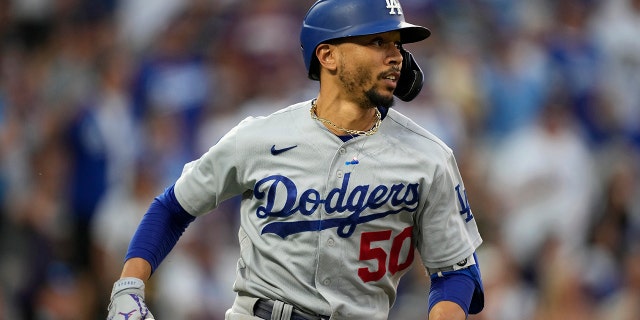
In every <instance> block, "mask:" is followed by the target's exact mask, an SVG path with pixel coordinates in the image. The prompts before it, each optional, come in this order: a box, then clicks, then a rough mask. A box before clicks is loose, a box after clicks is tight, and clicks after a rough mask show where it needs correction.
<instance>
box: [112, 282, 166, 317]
mask: <svg viewBox="0 0 640 320" xmlns="http://www.w3.org/2000/svg"><path fill="white" fill-rule="evenodd" d="M108 310H109V315H108V316H107V320H148V319H152V320H154V319H155V318H154V317H153V315H152V314H151V311H149V309H147V305H146V304H145V303H144V282H143V281H142V280H140V279H138V278H122V279H120V280H118V281H116V283H114V284H113V290H111V302H109V308H108Z"/></svg>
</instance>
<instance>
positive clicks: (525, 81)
mask: <svg viewBox="0 0 640 320" xmlns="http://www.w3.org/2000/svg"><path fill="white" fill-rule="evenodd" d="M372 1H373V0H372ZM401 2H402V5H403V8H404V14H405V16H406V19H407V20H408V21H410V22H413V23H416V24H421V25H424V26H427V27H428V28H430V29H431V31H432V34H433V35H432V36H431V37H430V38H429V39H427V40H426V41H425V42H421V43H418V44H409V45H406V46H405V47H406V48H407V49H408V50H410V51H411V52H412V53H413V55H414V56H415V57H416V59H417V60H418V62H419V63H420V65H421V67H422V69H423V71H424V72H425V75H426V81H425V87H424V89H423V91H422V92H421V94H420V96H419V97H418V98H417V99H416V100H414V101H412V102H410V103H397V105H396V108H397V109H398V110H399V111H400V112H403V113H405V114H407V115H409V116H411V117H413V118H414V120H415V121H416V122H418V123H419V124H421V125H423V126H424V127H425V128H427V129H428V130H430V131H432V132H433V133H435V134H436V135H438V136H439V137H441V138H442V139H443V140H444V141H445V142H446V143H447V144H449V145H450V146H451V147H452V149H453V150H454V152H455V154H456V157H457V160H458V163H459V165H460V168H461V171H462V175H463V178H464V180H465V185H466V188H467V191H468V196H469V200H470V204H471V207H472V209H473V211H474V216H475V217H476V219H477V222H478V225H479V228H480V231H481V234H482V235H483V238H484V244H483V245H482V246H481V247H480V249H479V251H478V254H479V257H480V267H481V270H482V272H483V277H484V285H485V292H486V306H485V311H484V312H483V313H481V314H480V315H476V316H471V317H470V319H475V320H542V319H544V320H555V319H563V320H567V319H569V320H572V319H580V320H591V319H593V320H604V319H607V320H634V319H638V317H640V186H639V182H640V180H639V174H640V172H639V170H640V161H639V160H640V158H639V154H640V153H639V151H640V0H562V1H553V0H539V1H526V0H473V1H459V0H403V1H401ZM312 3H313V1H312V0H305V1H300V0H259V1H255V0H127V1H118V0H30V1H21V0H13V1H11V0H6V1H0V319H1V320H4V319H7V320H14V319H46V320H76V319H78V320H84V319H105V317H106V307H107V304H108V300H109V293H110V291H111V286H112V284H113V282H114V281H115V280H116V279H117V278H118V277H119V273H120V268H121V267H122V263H123V257H124V254H125V252H126V249H127V246H128V242H129V239H130V237H131V235H132V233H133V232H134V230H135V227H136V225H137V223H138V222H139V220H140V218H141V217H142V215H143V214H144V213H145V211H146V208H147V206H148V204H149V203H150V202H151V200H152V199H153V197H154V196H156V195H157V194H159V193H160V192H162V191H163V190H164V188H166V187H168V186H169V185H170V184H171V183H173V182H174V181H175V179H176V178H177V177H178V176H179V174H180V172H181V170H182V166H183V165H184V164H185V163H186V162H188V161H190V160H193V159H195V158H197V157H198V156H199V155H200V154H202V153H203V152H204V151H205V150H207V149H208V148H209V147H210V146H211V145H212V144H214V143H215V142H216V141H217V140H218V139H219V138H220V137H221V136H222V135H223V134H224V133H225V132H226V131H227V130H229V129H230V128H232V127H233V126H234V125H235V124H236V123H237V122H239V121H240V120H241V119H243V118H244V117H246V116H249V115H266V114H269V113H271V112H273V111H275V110H277V109H279V108H281V107H284V106H287V105H289V104H291V103H294V102H298V101H302V100H306V99H311V98H313V97H314V95H315V94H316V92H317V89H318V87H317V86H318V84H317V82H315V81H311V80H308V79H307V78H306V72H305V70H304V64H303V62H302V57H301V54H300V47H299V45H300V44H299V39H298V35H299V29H300V24H301V21H302V18H303V16H304V13H305V12H306V10H307V9H308V7H309V6H310V5H311V4H312ZM237 207H238V200H237V199H231V200H228V201H227V202H225V203H224V204H223V205H222V206H221V207H219V208H217V209H216V210H215V212H213V213H212V214H209V215H206V216H203V217H200V218H198V219H197V220H196V222H195V223H193V224H192V225H191V226H190V228H189V229H188V230H187V232H186V233H185V235H184V236H183V237H182V238H181V240H180V242H179V243H178V245H177V246H176V248H175V249H174V251H172V253H171V254H170V255H169V256H168V257H167V259H166V260H165V261H164V263H163V264H162V265H161V266H160V268H159V269H158V270H157V271H156V273H155V274H154V275H153V277H152V280H151V281H150V282H149V284H148V302H149V305H150V307H151V310H152V312H153V313H154V314H155V316H156V318H158V319H174V320H180V319H193V320H221V319H223V318H224V311H225V310H226V308H228V307H229V306H230V305H231V303H232V301H233V298H234V293H233V292H232V290H231V286H232V284H233V280H234V276H235V263H236V259H237V255H238V252H237V250H238V247H237V239H236V231H237V227H238V217H237ZM413 271H414V272H412V273H410V274H408V275H407V276H406V277H405V279H404V280H403V282H402V283H401V285H400V289H399V297H398V300H397V301H396V304H395V307H394V309H393V313H392V315H391V317H390V319H399V320H404V319H424V318H426V309H425V308H426V299H427V298H426V297H427V293H428V286H429V283H428V278H427V277H425V275H424V269H422V268H421V267H420V266H419V265H416V267H415V268H413Z"/></svg>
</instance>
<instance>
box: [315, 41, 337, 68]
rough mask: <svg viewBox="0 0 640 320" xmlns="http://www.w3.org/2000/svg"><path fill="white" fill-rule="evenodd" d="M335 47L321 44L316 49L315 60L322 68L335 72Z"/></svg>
mask: <svg viewBox="0 0 640 320" xmlns="http://www.w3.org/2000/svg"><path fill="white" fill-rule="evenodd" d="M335 54H336V51H335V46H334V45H331V44H328V43H321V44H319V45H318V47H316V58H318V63H319V64H320V66H321V67H322V68H325V69H327V70H329V71H335V70H336V68H337V62H336V57H335Z"/></svg>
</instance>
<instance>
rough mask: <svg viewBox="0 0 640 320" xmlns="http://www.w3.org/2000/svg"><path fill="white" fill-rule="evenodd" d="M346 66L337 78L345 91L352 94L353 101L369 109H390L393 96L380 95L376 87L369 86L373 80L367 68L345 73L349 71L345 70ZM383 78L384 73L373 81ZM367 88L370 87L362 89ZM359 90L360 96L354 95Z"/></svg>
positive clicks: (342, 67) (393, 101) (393, 100)
mask: <svg viewBox="0 0 640 320" xmlns="http://www.w3.org/2000/svg"><path fill="white" fill-rule="evenodd" d="M345 67H346V66H344V65H343V66H341V68H340V70H341V71H340V72H339V74H338V77H339V79H340V81H341V82H342V84H343V86H344V88H345V89H347V91H348V92H350V93H351V94H353V96H354V99H355V101H356V102H357V103H358V104H359V105H361V106H369V107H371V108H374V107H384V108H391V107H392V106H393V104H394V103H395V99H394V97H393V94H392V95H390V96H385V95H383V94H380V92H379V89H377V88H376V85H375V84H373V85H371V84H370V81H371V79H372V78H373V77H372V75H371V70H369V69H367V68H355V70H354V71H347V70H349V69H347V68H345ZM384 76H385V73H380V74H379V75H378V76H377V77H376V78H375V79H376V81H377V80H380V79H382V78H383V77H384ZM367 86H370V87H369V89H364V88H366V87H367ZM359 90H363V91H361V92H363V94H362V95H359V94H356V92H358V91H359Z"/></svg>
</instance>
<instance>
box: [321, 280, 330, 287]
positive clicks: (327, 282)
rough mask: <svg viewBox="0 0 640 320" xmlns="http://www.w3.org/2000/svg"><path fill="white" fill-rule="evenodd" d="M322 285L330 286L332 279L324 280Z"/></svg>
mask: <svg viewBox="0 0 640 320" xmlns="http://www.w3.org/2000/svg"><path fill="white" fill-rule="evenodd" d="M322 284H324V285H325V286H328V285H330V284H331V279H324V280H323V281H322Z"/></svg>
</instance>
